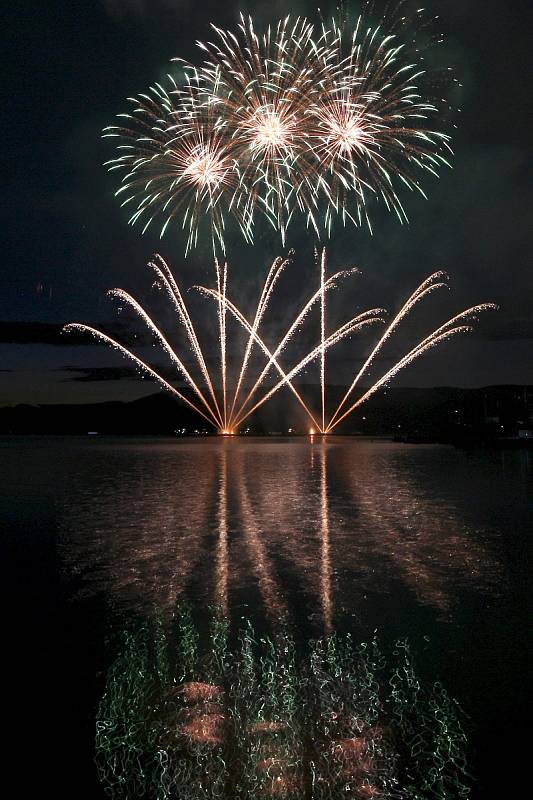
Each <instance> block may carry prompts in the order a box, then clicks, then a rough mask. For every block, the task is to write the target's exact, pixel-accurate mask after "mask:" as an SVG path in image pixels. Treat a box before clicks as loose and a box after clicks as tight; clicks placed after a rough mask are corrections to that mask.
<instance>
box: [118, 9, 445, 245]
mask: <svg viewBox="0 0 533 800" xmlns="http://www.w3.org/2000/svg"><path fill="white" fill-rule="evenodd" d="M402 11H403V4H402V3H400V5H399V6H398V9H397V11H396V14H395V15H394V16H391V15H388V16H387V17H386V18H385V19H384V20H382V21H381V23H380V24H377V25H373V24H372V23H371V22H370V20H369V19H367V18H366V16H365V15H362V16H359V17H358V18H357V19H356V20H355V21H354V24H353V25H350V24H348V23H347V22H346V21H345V22H344V23H342V24H341V23H339V22H338V21H336V20H335V19H333V20H331V21H330V22H329V23H325V22H322V23H321V24H320V25H317V26H315V25H313V24H312V23H311V22H309V21H308V20H307V19H305V18H301V17H299V18H297V19H295V20H293V19H291V18H290V17H287V18H285V19H284V20H282V21H280V22H278V23H277V24H275V25H273V26H269V27H268V29H267V30H266V31H264V32H256V28H255V23H254V21H253V19H252V18H251V17H247V18H245V17H242V16H241V22H240V24H239V26H238V28H237V30H236V31H235V32H233V31H231V30H221V29H219V28H216V27H215V26H212V29H213V33H214V37H213V38H214V41H212V42H211V41H208V42H205V43H203V42H198V43H197V44H198V46H199V48H200V50H201V52H202V54H203V58H204V61H203V63H202V64H200V65H199V66H196V65H192V64H188V63H186V62H184V61H183V60H182V59H174V61H175V62H178V64H179V69H180V70H181V77H180V79H179V80H178V79H176V78H173V77H172V76H169V84H168V88H165V87H164V86H163V85H162V84H160V83H156V84H155V85H154V86H151V87H150V88H149V90H148V91H147V92H145V93H142V94H140V95H139V96H138V97H136V98H129V101H130V103H131V104H132V106H131V110H130V112H129V113H125V114H120V115H119V117H120V124H119V125H113V126H109V127H107V128H105V129H104V136H106V137H114V138H116V139H117V140H118V145H117V155H116V157H115V158H113V159H111V160H110V161H108V162H106V163H107V166H108V168H109V170H111V171H118V172H119V173H120V174H121V186H120V188H119V189H118V191H117V196H118V197H119V198H120V199H121V200H122V204H123V205H124V206H127V207H128V208H130V209H131V214H130V218H129V221H130V222H131V223H132V224H133V223H139V224H141V225H142V230H143V232H144V231H145V230H146V229H147V228H148V227H149V226H150V225H152V224H156V222H157V224H158V225H159V229H160V232H161V236H162V235H163V234H164V233H165V231H166V230H167V228H168V226H169V225H170V224H171V223H172V224H174V223H176V224H177V225H178V226H180V227H181V228H183V229H184V230H185V231H186V232H187V245H186V250H187V251H188V250H189V249H190V248H191V247H194V246H195V245H196V244H197V241H198V230H199V225H200V223H201V221H202V220H203V218H204V217H206V218H207V219H209V220H210V228H211V237H212V242H213V248H214V249H216V247H217V246H219V247H221V248H222V251H224V236H225V228H226V223H227V221H228V220H229V218H233V219H234V220H236V222H237V224H238V226H239V228H240V230H241V232H242V234H243V236H244V237H245V239H246V240H247V241H252V240H253V234H254V221H255V218H256V215H257V214H261V215H264V216H266V218H267V219H268V220H269V222H270V223H271V224H272V225H273V226H274V228H275V229H276V230H277V231H278V232H279V233H280V235H281V237H282V240H284V239H285V235H286V231H287V227H288V225H289V223H290V221H291V219H292V218H293V217H294V216H295V215H296V216H303V218H304V219H305V220H306V222H307V224H308V225H310V226H311V227H312V228H313V229H314V231H315V233H316V235H317V236H318V237H319V238H320V237H321V236H322V235H326V236H327V235H329V234H330V232H331V227H332V224H333V221H334V219H335V218H336V217H339V218H340V219H341V220H342V222H343V223H346V222H348V221H351V222H353V223H354V224H355V225H363V224H366V225H368V226H370V225H371V223H370V216H369V210H368V203H369V201H370V199H371V198H378V199H381V200H382V201H383V202H384V203H385V205H386V207H387V208H388V209H389V210H390V211H393V212H394V213H396V214H397V216H398V217H399V219H400V220H401V221H405V220H406V218H407V216H406V212H405V209H404V208H403V205H402V203H401V200H400V197H399V195H398V193H397V189H398V188H399V187H401V186H403V187H404V188H409V189H410V190H416V191H419V192H421V193H422V194H424V190H423V188H422V185H421V184H420V182H419V178H418V176H419V175H420V174H423V173H432V174H433V175H438V174H439V170H440V169H441V168H442V167H444V166H449V157H450V155H451V149H450V144H449V142H450V137H449V134H447V133H445V132H443V131H441V130H438V129H436V127H435V125H434V124H433V123H432V120H433V119H435V118H436V119H440V118H441V117H442V116H443V112H444V110H445V109H446V107H447V103H446V101H445V100H443V99H438V100H435V99H433V98H432V97H431V96H430V92H431V90H430V89H428V88H427V86H428V83H429V77H430V76H428V75H427V73H426V69H425V66H424V61H423V56H422V55H421V53H420V50H419V49H417V46H416V43H415V41H414V39H415V36H416V27H417V26H418V24H419V22H420V13H421V11H422V9H420V10H419V12H417V14H416V15H415V18H414V19H413V18H410V17H406V16H405V15H403V16H402ZM413 28H414V30H413ZM424 196H425V195H424Z"/></svg>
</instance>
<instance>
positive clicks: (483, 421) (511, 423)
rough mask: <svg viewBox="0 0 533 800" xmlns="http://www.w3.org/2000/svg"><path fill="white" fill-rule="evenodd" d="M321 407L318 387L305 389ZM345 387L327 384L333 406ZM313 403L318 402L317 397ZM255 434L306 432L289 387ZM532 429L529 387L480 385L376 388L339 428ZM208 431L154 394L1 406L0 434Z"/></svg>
mask: <svg viewBox="0 0 533 800" xmlns="http://www.w3.org/2000/svg"><path fill="white" fill-rule="evenodd" d="M300 389H301V392H302V394H303V396H304V397H305V398H306V399H308V400H309V402H310V404H311V407H312V408H315V410H316V411H317V412H318V408H317V407H316V398H317V397H318V396H319V393H318V387H316V386H309V385H307V386H302V387H300ZM344 391H345V389H344V387H339V386H331V387H328V397H329V400H330V403H331V406H333V405H334V402H335V400H336V399H340V397H342V394H343V392H344ZM313 401H314V402H313ZM242 427H243V428H244V427H247V428H249V432H250V433H257V434H261V433H269V432H279V433H287V431H288V429H289V428H292V429H293V431H294V432H298V433H306V432H307V430H308V428H309V423H308V421H307V419H306V418H305V415H304V414H303V412H302V410H301V408H300V406H299V405H298V403H297V402H296V401H295V400H294V398H292V397H291V396H290V395H289V394H288V393H287V392H279V393H278V394H277V395H276V396H275V397H274V398H272V400H271V401H269V402H268V403H266V404H265V405H264V406H262V407H261V409H260V410H259V411H258V412H256V413H255V414H254V415H253V416H252V417H251V418H250V419H249V420H247V421H246V423H245V425H243V426H242ZM531 427H533V387H532V386H489V387H484V388H481V389H459V388H453V387H435V388H432V389H408V388H392V389H387V390H386V391H382V392H378V393H376V395H375V396H374V397H372V398H371V399H370V401H369V402H368V403H367V404H365V405H364V406H362V407H361V409H358V410H357V411H356V412H355V413H354V414H353V415H352V416H350V417H349V418H348V419H347V420H346V422H345V423H343V425H342V427H339V428H338V429H337V430H336V432H337V433H360V434H369V435H376V434H379V435H390V436H400V437H415V438H418V439H428V440H432V441H450V440H453V439H457V438H464V437H468V436H480V435H483V436H485V435H514V434H516V433H517V431H518V430H519V429H527V428H531ZM182 430H185V431H186V432H187V433H191V434H192V433H194V432H195V431H203V430H205V431H208V430H210V427H209V425H208V424H207V423H206V422H205V421H204V420H202V419H201V418H200V417H198V416H197V415H196V414H195V413H194V412H193V411H192V410H190V409H189V408H188V407H187V406H186V405H185V404H183V403H180V402H179V401H176V400H174V399H173V398H172V397H170V396H169V395H167V394H164V393H157V394H153V395H149V396H147V397H143V398H140V399H138V400H133V401H131V402H107V403H94V404H87V405H40V406H39V405H35V406H34V405H17V406H5V407H3V408H0V433H2V434H7V433H14V434H29V433H32V434H86V433H88V432H89V431H94V432H97V433H100V434H124V435H126V434H130V435H131V434H151V435H158V434H162V435H172V434H174V433H175V432H177V431H182Z"/></svg>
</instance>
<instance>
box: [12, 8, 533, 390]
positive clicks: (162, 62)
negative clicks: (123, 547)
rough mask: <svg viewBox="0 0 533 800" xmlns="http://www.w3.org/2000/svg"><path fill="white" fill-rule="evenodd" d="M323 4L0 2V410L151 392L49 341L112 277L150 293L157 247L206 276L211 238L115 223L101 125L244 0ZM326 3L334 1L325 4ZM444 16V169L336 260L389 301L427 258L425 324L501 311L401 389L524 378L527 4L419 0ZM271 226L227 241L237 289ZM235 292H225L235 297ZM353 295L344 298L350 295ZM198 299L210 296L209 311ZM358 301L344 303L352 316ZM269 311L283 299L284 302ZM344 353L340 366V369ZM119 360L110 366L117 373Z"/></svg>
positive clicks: (92, 350) (270, 250) (265, 248)
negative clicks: (199, 241)
mask: <svg viewBox="0 0 533 800" xmlns="http://www.w3.org/2000/svg"><path fill="white" fill-rule="evenodd" d="M315 4H318V2H317V0H314V2H311V0H294V2H290V3H287V2H279V1H277V0H269V2H253V0H249V1H248V2H237V3H221V2H212V1H211V0H209V1H208V2H202V3H200V2H195V1H194V0H83V2H81V1H80V0H70V1H69V2H64V0H61V2H54V1H53V0H47V1H46V2H42V1H41V0H40V1H39V2H35V3H30V2H24V1H23V0H20V2H10V3H4V4H3V11H2V14H3V15H4V20H3V25H2V27H3V30H4V31H5V32H6V34H7V41H8V47H7V49H6V51H5V56H4V64H3V77H4V80H5V89H6V90H7V92H6V90H5V91H4V93H3V94H4V97H6V96H7V98H8V100H7V103H6V102H4V104H3V105H4V107H5V108H6V109H7V110H8V113H7V118H6V119H5V121H4V126H3V131H2V135H3V152H4V155H5V156H6V167H5V168H4V171H3V178H4V192H3V198H4V204H3V205H4V211H3V215H2V217H3V227H4V236H3V247H2V259H3V264H2V272H1V281H0V405H4V404H11V403H16V402H20V401H24V402H58V401H65V400H66V401H73V402H85V401H92V400H104V399H114V398H123V399H127V398H134V397H137V396H139V395H140V394H143V393H149V392H151V391H154V386H153V385H151V384H149V383H147V382H143V383H141V382H139V381H137V380H135V379H133V378H132V377H131V375H130V372H129V371H128V365H127V364H125V363H124V362H122V361H121V360H120V359H119V358H117V356H116V354H114V353H112V352H109V351H108V350H107V349H106V348H104V347H103V346H101V347H96V346H94V345H92V344H87V345H84V344H80V343H78V342H77V341H76V340H68V339H66V338H63V337H62V338H59V337H58V336H57V329H58V325H59V324H61V323H64V322H68V321H72V320H78V321H84V322H87V323H91V322H98V323H102V324H105V323H106V322H111V320H112V307H111V305H110V303H109V301H107V300H105V298H104V294H105V290H106V289H107V288H111V287H113V286H122V287H124V288H126V289H129V290H131V291H132V292H133V293H134V294H137V295H138V296H142V297H147V296H148V292H149V281H148V276H147V273H146V270H145V264H146V261H147V260H148V258H149V257H150V255H151V253H152V252H154V251H155V250H158V251H160V252H161V253H162V255H164V256H165V257H166V258H167V260H168V261H169V263H170V264H171V265H172V266H173V268H174V269H175V271H176V272H177V274H178V275H179V276H180V277H181V278H182V280H183V283H184V284H185V285H189V284H190V283H192V282H198V281H200V282H205V281H207V280H210V276H211V264H212V258H211V250H210V245H207V244H206V245H205V246H203V247H200V248H199V249H198V250H197V251H196V252H195V253H194V255H193V256H192V257H189V258H188V259H187V260H185V258H184V256H183V249H184V241H183V238H182V237H181V236H180V234H179V232H177V233H174V234H171V235H169V236H167V237H166V238H165V239H163V241H162V242H161V243H160V241H159V238H158V237H157V236H155V235H154V236H151V237H150V236H144V237H141V235H140V229H136V228H130V227H129V226H128V225H127V224H126V212H125V211H123V210H121V209H120V208H119V206H118V203H117V201H116V200H115V199H114V197H113V191H114V189H115V188H116V186H115V179H114V178H113V176H112V175H108V174H107V173H106V171H105V169H104V168H103V166H102V163H103V161H105V160H106V158H110V157H111V156H112V154H113V153H112V148H111V147H110V143H109V141H105V140H104V141H102V140H101V138H100V133H101V129H102V128H103V127H104V126H105V125H108V124H112V122H113V118H114V115H115V114H117V113H119V112H121V111H123V110H125V108H126V104H125V101H124V100H125V98H126V97H127V96H128V95H133V94H138V93H139V92H141V91H143V90H145V89H146V87H148V85H149V84H150V83H151V82H153V81H154V80H158V79H159V80H160V79H162V78H163V76H164V75H165V73H166V72H167V71H168V65H169V61H170V59H171V58H172V57H173V56H177V55H180V56H183V57H185V58H189V59H198V56H197V55H196V50H195V47H194V41H195V40H196V39H197V38H204V39H205V38H207V37H208V35H209V34H208V31H209V29H208V23H209V22H210V21H213V22H215V23H216V24H218V25H220V26H222V27H232V26H234V25H235V23H236V20H237V15H238V12H239V11H241V10H244V11H252V12H253V13H254V15H255V17H256V19H257V26H258V27H259V26H260V25H261V23H263V22H265V23H266V22H268V21H269V20H273V19H274V20H275V19H277V18H278V17H279V16H281V15H285V14H286V13H288V12H289V11H291V12H305V13H307V14H310V15H312V14H313V12H314V9H315V7H316V5H315ZM320 6H321V8H322V10H323V11H324V12H326V13H328V12H329V11H331V10H333V9H334V6H335V4H334V3H320ZM426 7H427V9H428V11H431V12H432V13H435V14H439V15H440V16H441V23H442V30H443V31H444V33H445V34H446V44H445V46H444V48H443V49H442V53H443V54H444V56H445V58H446V60H447V63H449V64H450V65H451V66H453V67H454V68H455V70H456V72H457V74H458V76H459V77H460V79H461V81H462V84H463V89H462V91H461V95H460V99H459V103H460V105H461V108H462V111H461V113H460V115H458V116H457V118H456V120H457V123H458V126H459V127H458V131H457V133H456V134H455V135H454V149H455V152H456V157H455V159H454V169H453V171H449V172H445V173H444V174H443V176H442V178H441V179H440V180H439V181H435V180H433V179H431V176H428V179H425V182H424V186H425V188H426V189H427V192H428V194H429V200H428V201H425V200H424V199H423V198H421V197H420V198H417V197H415V196H414V195H409V196H408V197H406V198H405V206H406V209H407V212H408V215H409V217H410V220H411V222H410V225H409V226H403V227H402V226H400V225H399V223H398V222H397V220H395V219H393V218H392V217H387V216H385V215H383V214H381V213H376V215H375V233H374V236H373V237H371V236H370V234H369V233H368V231H366V230H357V229H355V228H351V229H345V230H343V229H340V230H339V231H338V232H337V233H336V234H335V235H334V237H333V239H332V242H331V244H330V245H329V254H330V264H331V267H332V268H333V267H340V266H345V265H347V264H349V265H357V266H359V267H360V268H361V269H362V270H363V272H364V276H363V278H361V279H359V282H358V284H357V290H358V292H359V294H357V302H359V303H361V304H363V305H364V306H365V307H366V306H367V305H374V304H379V305H385V306H387V307H391V308H394V307H396V306H397V304H398V303H399V302H400V301H401V299H402V298H404V297H406V296H407V295H408V293H409V292H410V291H411V290H412V289H413V288H414V287H415V286H416V284H417V282H419V281H420V280H421V279H422V278H423V277H425V276H426V275H427V274H429V273H430V272H432V271H434V270H435V269H438V268H445V269H446V270H447V271H448V272H449V273H450V275H451V276H452V285H453V289H454V291H453V295H452V296H451V297H448V296H446V297H445V298H444V300H443V301H437V300H434V301H432V303H433V304H432V305H431V306H430V309H431V310H430V311H428V312H426V313H427V314H429V313H431V314H432V315H434V316H433V317H427V318H426V321H427V322H428V324H431V321H432V320H433V321H434V322H435V324H436V323H437V322H439V321H440V320H441V319H442V321H443V320H444V319H445V314H446V313H447V312H448V311H452V310H453V309H454V308H455V309H457V310H460V308H462V307H464V306H466V305H472V304H474V303H476V302H480V301H484V300H492V301H495V302H496V303H498V304H499V305H500V311H499V312H498V313H497V314H495V315H492V316H491V317H490V319H489V317H487V318H485V319H483V320H481V322H480V324H479V329H478V332H477V333H476V334H475V335H474V336H472V337H470V338H469V339H468V340H467V339H465V340H463V341H461V342H459V341H456V342H455V343H450V344H449V345H447V346H446V347H445V348H444V349H443V351H442V352H441V353H438V354H434V355H431V356H430V357H428V358H427V359H426V360H425V361H424V362H422V361H421V362H419V364H418V365H417V366H414V367H412V368H410V369H409V371H408V372H406V373H405V375H404V376H403V378H402V382H403V384H404V385H411V386H416V385H419V386H427V385H458V386H480V385H487V384H495V383H526V382H528V383H533V303H532V299H533V271H532V269H531V262H532V248H531V239H532V230H533V225H532V204H531V202H530V200H531V185H532V160H531V142H532V139H533V137H532V134H531V120H532V119H533V114H532V109H531V97H532V91H531V88H532V87H531V75H532V74H533V73H532V66H533V65H532V56H531V53H532V50H533V48H532V42H533V37H532V31H533V26H532V22H533V3H531V0H513V2H508V3H504V2H501V0H500V2H496V0H428V3H427V4H426ZM313 244H314V243H313V240H312V238H311V237H310V236H309V235H306V234H305V233H304V231H303V229H300V230H299V229H298V228H297V227H296V228H295V230H294V232H293V233H292V234H291V236H290V237H289V241H288V245H289V246H294V247H295V248H296V250H297V262H296V263H295V265H294V268H293V269H294V273H293V276H294V277H293V279H292V283H291V281H290V280H289V283H288V285H287V287H286V289H287V291H289V290H292V289H298V288H301V283H302V278H301V277H300V276H304V277H306V278H310V277H311V276H312V270H311V267H310V265H311V264H312V252H313ZM280 252H282V248H281V244H279V243H278V242H277V241H276V239H275V238H274V236H269V235H266V234H265V235H264V236H261V237H260V239H259V241H258V243H257V244H256V245H255V247H254V248H250V247H247V246H245V245H243V244H242V243H241V242H240V241H238V239H237V238H235V239H234V240H233V239H230V241H229V242H228V258H229V261H230V265H231V266H232V268H233V273H232V274H233V276H234V278H235V281H234V284H233V285H234V287H236V288H237V291H238V290H239V287H242V289H241V291H243V292H244V294H245V296H246V297H248V296H249V295H250V292H251V290H252V289H253V287H254V286H256V285H258V281H259V277H260V275H261V274H262V273H263V271H264V270H265V269H266V268H267V267H268V265H269V263H270V261H271V260H272V258H273V257H274V256H275V255H277V254H279V253H280ZM233 294H235V292H234V293H233ZM352 299H353V298H352ZM204 308H205V307H204ZM350 310H351V307H350V308H348V309H347V313H349V311H350ZM278 311H279V309H278ZM348 357H349V353H348V352H344V351H343V353H341V355H340V357H339V363H338V369H337V373H336V375H333V374H332V375H330V379H331V380H332V382H334V381H335V378H337V379H338V380H340V381H342V380H345V379H346V378H347V374H348V373H347V371H346V370H347V366H346V364H347V363H348ZM117 369H118V370H119V371H118V372H116V370H117Z"/></svg>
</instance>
